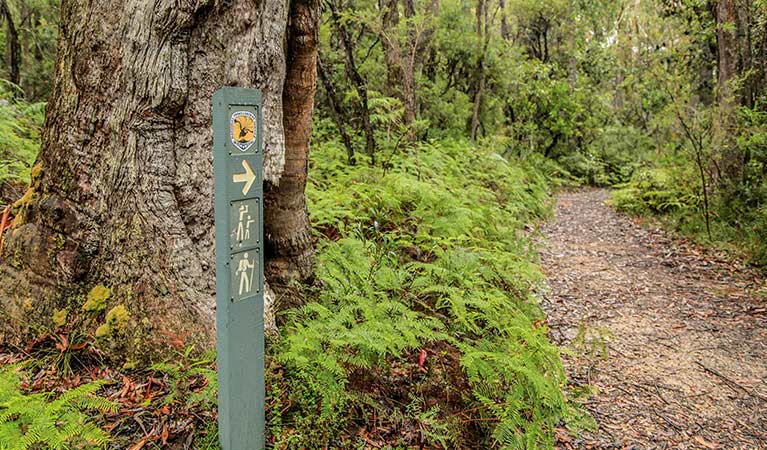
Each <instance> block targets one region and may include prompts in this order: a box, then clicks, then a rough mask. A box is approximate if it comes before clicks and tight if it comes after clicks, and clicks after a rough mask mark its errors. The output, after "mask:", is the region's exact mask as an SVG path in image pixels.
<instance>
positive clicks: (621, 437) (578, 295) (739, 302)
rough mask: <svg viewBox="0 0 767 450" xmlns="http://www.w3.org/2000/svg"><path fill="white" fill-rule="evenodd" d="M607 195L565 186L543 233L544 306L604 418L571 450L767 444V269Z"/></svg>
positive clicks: (594, 411)
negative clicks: (647, 218)
mask: <svg viewBox="0 0 767 450" xmlns="http://www.w3.org/2000/svg"><path fill="white" fill-rule="evenodd" d="M607 198H608V192H607V191H604V190H583V191H577V192H571V193H564V194H562V195H560V196H559V197H558V202H557V209H556V212H557V215H556V220H554V221H552V222H550V223H549V224H547V225H546V226H545V227H544V229H543V234H544V236H545V238H546V243H545V248H544V249H543V254H542V264H543V267H544V270H545V272H546V274H547V276H548V280H549V286H550V292H549V293H547V294H546V295H544V296H543V297H544V298H543V299H542V306H543V307H544V309H545V310H546V312H547V313H548V315H549V321H550V327H551V335H552V338H553V339H554V341H555V342H557V343H558V344H560V345H563V346H564V347H565V348H567V349H568V350H569V351H568V352H566V354H565V355H564V363H565V367H566V370H567V372H568V376H569V383H570V384H571V386H572V387H573V388H574V390H576V389H577V388H578V387H580V388H584V387H587V388H589V389H590V390H591V395H589V396H588V397H586V399H585V400H584V401H583V403H584V405H585V408H586V409H587V410H588V411H589V412H590V413H591V415H592V416H593V417H594V418H595V419H596V422H597V424H598V428H597V429H596V430H594V431H582V432H579V433H576V434H575V435H570V436H567V435H561V434H560V437H559V442H558V446H559V448H587V449H588V448H592V449H645V448H648V449H649V448H652V449H656V448H658V449H664V448H668V449H762V448H767V288H765V277H764V275H763V274H760V273H759V272H757V271H755V270H752V269H749V268H748V267H746V266H745V265H744V264H742V263H737V262H733V261H732V260H731V259H728V258H726V257H725V255H723V254H720V253H718V252H717V251H715V250H710V249H704V248H701V247H699V246H697V245H695V244H693V243H691V242H689V241H686V240H681V239H676V238H673V237H672V236H670V235H669V234H668V233H666V232H664V231H663V230H661V229H660V228H659V227H658V226H657V225H654V224H652V223H642V222H640V221H639V219H632V218H630V217H628V216H626V215H623V214H620V213H618V212H616V211H614V210H613V209H611V208H610V207H609V206H607V205H606V203H605V201H606V200H607Z"/></svg>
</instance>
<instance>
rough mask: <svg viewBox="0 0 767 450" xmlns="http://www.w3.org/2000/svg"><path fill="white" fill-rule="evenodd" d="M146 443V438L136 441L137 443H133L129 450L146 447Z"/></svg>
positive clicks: (139, 449) (138, 449)
mask: <svg viewBox="0 0 767 450" xmlns="http://www.w3.org/2000/svg"><path fill="white" fill-rule="evenodd" d="M144 444H146V438H144V439H142V440H140V441H138V442H136V444H135V445H133V447H131V448H130V449H129V450H141V449H142V448H144Z"/></svg>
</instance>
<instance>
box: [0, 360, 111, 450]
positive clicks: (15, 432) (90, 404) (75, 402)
mask: <svg viewBox="0 0 767 450" xmlns="http://www.w3.org/2000/svg"><path fill="white" fill-rule="evenodd" d="M103 385H104V383H103V382H94V383H89V384H85V385H82V386H79V387H77V388H74V389H70V390H68V391H66V392H64V393H63V394H61V395H59V396H58V398H55V397H54V396H53V395H52V394H47V393H36V394H30V393H25V392H24V391H23V390H22V389H21V383H20V377H19V374H18V373H17V370H16V369H14V368H11V367H7V368H3V369H0V449H2V450H24V449H42V448H46V449H74V448H104V447H105V446H106V444H107V443H108V442H109V436H108V434H107V433H106V432H105V431H103V430H102V429H100V428H99V427H98V426H97V425H96V424H94V423H93V421H92V420H91V419H90V418H89V416H88V415H87V414H86V412H90V411H96V412H115V411H117V405H116V404H114V403H112V402H111V401H109V400H107V399H105V398H102V397H98V396H97V395H95V392H96V391H98V390H99V389H100V388H101V387H102V386H103Z"/></svg>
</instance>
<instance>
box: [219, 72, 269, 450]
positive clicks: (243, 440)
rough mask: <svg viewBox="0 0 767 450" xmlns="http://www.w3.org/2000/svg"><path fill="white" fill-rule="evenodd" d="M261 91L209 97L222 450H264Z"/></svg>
mask: <svg viewBox="0 0 767 450" xmlns="http://www.w3.org/2000/svg"><path fill="white" fill-rule="evenodd" d="M261 142H262V136H261V92H260V91H258V90H255V89H243V88H232V87H226V88H222V89H220V90H218V91H217V92H216V93H215V94H214V95H213V166H214V172H215V193H214V198H215V215H216V308H217V310H216V327H217V334H218V336H217V338H218V433H219V439H220V442H221V448H222V449H223V450H261V449H263V448H264V255H263V217H264V214H263V202H262V200H263V183H262V179H261V177H262V168H263V149H262V144H261Z"/></svg>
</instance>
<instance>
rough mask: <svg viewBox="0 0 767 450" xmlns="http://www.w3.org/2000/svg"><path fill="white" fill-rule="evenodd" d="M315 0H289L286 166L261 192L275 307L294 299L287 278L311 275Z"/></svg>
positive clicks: (284, 101)
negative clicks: (309, 208)
mask: <svg viewBox="0 0 767 450" xmlns="http://www.w3.org/2000/svg"><path fill="white" fill-rule="evenodd" d="M319 16H320V4H319V0H291V2H290V15H289V18H288V39H287V42H288V46H287V67H288V69H287V74H286V78H285V89H284V91H283V96H282V106H283V125H284V127H285V168H284V170H283V172H282V177H281V178H280V180H279V182H277V183H274V182H267V183H266V186H265V191H264V207H265V209H264V211H265V212H264V215H265V216H266V217H265V223H264V226H265V237H266V243H267V249H266V257H267V262H266V267H265V268H264V269H265V276H266V278H267V279H268V280H269V282H270V285H271V287H272V288H273V289H274V290H275V292H276V293H277V294H278V295H279V298H278V299H277V300H278V302H280V303H279V304H278V309H281V308H282V307H283V306H287V305H291V304H292V303H294V302H293V301H291V299H294V298H297V296H291V295H280V294H287V292H286V288H287V287H288V285H289V283H290V282H291V281H300V282H306V281H309V279H310V278H311V277H312V275H313V255H314V247H313V246H312V240H311V228H310V226H309V219H308V216H307V212H306V195H305V191H306V180H307V175H308V168H309V140H310V138H311V134H312V109H313V108H314V94H315V91H316V87H317V49H318V44H319V27H318V24H319Z"/></svg>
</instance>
